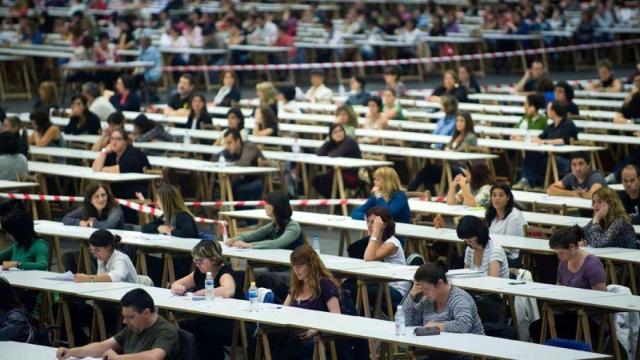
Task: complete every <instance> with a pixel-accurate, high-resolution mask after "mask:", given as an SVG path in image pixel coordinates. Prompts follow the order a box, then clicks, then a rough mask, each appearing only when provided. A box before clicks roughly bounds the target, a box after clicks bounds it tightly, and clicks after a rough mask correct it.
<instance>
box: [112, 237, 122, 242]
mask: <svg viewBox="0 0 640 360" xmlns="http://www.w3.org/2000/svg"><path fill="white" fill-rule="evenodd" d="M120 241H122V237H121V236H120V235H113V243H114V244H118V243H120Z"/></svg>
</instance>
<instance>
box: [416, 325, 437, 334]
mask: <svg viewBox="0 0 640 360" xmlns="http://www.w3.org/2000/svg"><path fill="white" fill-rule="evenodd" d="M413 334H414V335H415V336H431V335H440V329H438V328H437V327H428V328H426V327H417V328H416V329H415V330H413Z"/></svg>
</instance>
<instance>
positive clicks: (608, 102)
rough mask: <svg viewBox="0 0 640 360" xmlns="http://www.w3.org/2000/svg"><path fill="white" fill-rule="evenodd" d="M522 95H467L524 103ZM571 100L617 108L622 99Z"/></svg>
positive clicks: (474, 98) (577, 102) (524, 97)
mask: <svg viewBox="0 0 640 360" xmlns="http://www.w3.org/2000/svg"><path fill="white" fill-rule="evenodd" d="M526 98H527V97H526V96H524V95H515V94H511V95H506V94H492V93H478V94H471V95H469V99H473V100H480V101H501V102H516V103H524V101H525V100H526ZM573 102H574V103H575V104H576V105H578V106H589V107H607V108H613V109H619V108H620V107H621V106H622V100H599V99H580V98H574V99H573Z"/></svg>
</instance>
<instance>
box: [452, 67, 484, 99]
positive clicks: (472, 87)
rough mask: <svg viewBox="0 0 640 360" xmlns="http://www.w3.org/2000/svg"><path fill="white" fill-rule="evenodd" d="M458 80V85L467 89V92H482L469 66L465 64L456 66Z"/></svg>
mask: <svg viewBox="0 0 640 360" xmlns="http://www.w3.org/2000/svg"><path fill="white" fill-rule="evenodd" d="M458 81H459V84H460V86H463V87H464V88H465V89H467V92H468V93H469V94H479V93H481V92H482V89H481V88H480V84H478V81H477V80H476V77H475V76H474V75H473V72H472V71H471V68H470V67H469V66H467V65H460V66H458Z"/></svg>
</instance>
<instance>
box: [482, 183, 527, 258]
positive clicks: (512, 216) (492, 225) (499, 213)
mask: <svg viewBox="0 0 640 360" xmlns="http://www.w3.org/2000/svg"><path fill="white" fill-rule="evenodd" d="M484 218H485V221H486V222H487V224H489V233H491V234H498V235H512V236H526V234H525V232H524V227H525V225H527V220H526V219H525V218H524V215H522V211H520V210H518V208H516V207H515V205H514V201H513V193H511V189H510V188H509V185H507V184H495V185H493V186H492V187H491V192H490V201H489V206H488V207H487V212H486V213H485V216H484ZM505 252H506V253H507V261H509V267H514V268H519V267H520V263H519V262H518V258H519V256H520V251H519V250H518V249H511V250H505Z"/></svg>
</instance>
